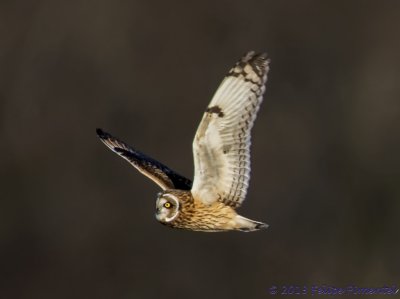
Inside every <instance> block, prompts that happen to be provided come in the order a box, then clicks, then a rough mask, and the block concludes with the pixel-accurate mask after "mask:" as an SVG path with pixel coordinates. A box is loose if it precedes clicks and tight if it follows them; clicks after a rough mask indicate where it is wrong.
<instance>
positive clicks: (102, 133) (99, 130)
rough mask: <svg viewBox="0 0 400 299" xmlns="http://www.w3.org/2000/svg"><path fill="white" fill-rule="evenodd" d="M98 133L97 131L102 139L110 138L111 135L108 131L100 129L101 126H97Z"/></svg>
mask: <svg viewBox="0 0 400 299" xmlns="http://www.w3.org/2000/svg"><path fill="white" fill-rule="evenodd" d="M96 133H97V136H99V138H101V139H106V138H108V136H109V134H108V133H106V132H104V131H103V130H102V129H100V128H97V129H96Z"/></svg>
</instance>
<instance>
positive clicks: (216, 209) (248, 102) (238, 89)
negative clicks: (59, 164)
mask: <svg viewBox="0 0 400 299" xmlns="http://www.w3.org/2000/svg"><path fill="white" fill-rule="evenodd" d="M268 64H269V60H268V59H267V55H266V54H255V53H254V52H249V53H247V54H246V55H245V56H244V57H242V58H241V59H240V60H239V61H238V62H237V63H236V65H235V66H234V67H233V68H232V69H231V70H230V71H229V73H228V74H227V75H226V77H225V78H224V80H223V81H222V83H221V85H220V86H219V88H218V90H217V92H216V93H215V95H214V97H213V99H212V100H211V103H210V104H209V106H208V107H207V109H206V111H205V113H204V116H203V119H202V120H201V122H200V125H199V127H198V129H197V132H196V135H195V137H194V141H193V155H194V169H195V171H194V180H193V183H192V182H191V181H190V180H189V179H187V178H185V177H183V176H181V175H179V174H177V173H176V172H175V171H173V170H171V169H170V168H169V167H167V166H165V165H163V164H161V163H160V162H158V161H156V160H154V159H152V158H150V157H148V156H146V155H144V154H143V153H141V152H139V151H137V150H134V149H133V148H132V147H130V146H128V145H127V144H126V143H124V142H122V141H120V140H118V139H117V138H115V137H113V136H111V135H110V134H108V133H106V132H104V131H102V130H101V129H97V135H98V136H99V137H100V139H101V141H102V142H103V143H104V144H105V145H106V146H108V147H109V148H110V149H111V150H112V151H114V152H115V153H117V154H118V155H120V156H121V157H122V158H124V159H125V160H127V161H128V162H129V163H131V164H132V165H133V166H134V167H135V168H136V169H137V170H139V171H140V172H141V173H143V174H144V175H145V176H147V177H148V178H150V179H151V180H153V181H154V182H155V183H156V184H157V185H159V186H160V187H161V188H162V190H163V191H162V192H160V193H159V194H158V198H157V202H156V218H157V220H158V221H160V222H161V223H162V224H165V225H168V226H171V227H175V228H184V229H189V230H195V231H207V232H219V231H229V230H240V231H255V230H259V229H262V228H267V227H268V225H267V224H265V223H262V222H258V221H254V220H250V219H247V218H245V217H242V216H240V215H238V214H237V213H236V211H235V209H236V208H237V207H239V206H240V205H241V204H242V202H243V201H244V199H245V197H246V192H247V188H248V184H249V179H250V131H251V128H252V126H253V123H254V120H255V118H256V114H257V111H258V109H259V107H260V104H261V102H262V98H263V93H264V90H265V82H266V80H267V73H268V70H269V66H268Z"/></svg>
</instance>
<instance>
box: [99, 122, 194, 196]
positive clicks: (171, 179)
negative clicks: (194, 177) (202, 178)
mask: <svg viewBox="0 0 400 299" xmlns="http://www.w3.org/2000/svg"><path fill="white" fill-rule="evenodd" d="M96 132H97V135H98V136H99V138H100V140H101V141H102V142H103V143H104V144H105V145H106V146H107V147H108V148H110V149H111V150H112V151H113V152H114V153H117V154H118V155H120V156H121V157H122V158H124V159H125V160H127V161H128V162H129V163H131V164H132V165H133V166H134V167H135V168H136V169H137V170H139V171H140V172H141V173H142V174H144V175H145V176H147V177H148V178H149V179H151V180H152V181H154V182H155V183H156V184H157V185H158V186H160V187H161V188H162V189H163V190H166V189H182V190H190V188H191V187H192V181H191V180H189V179H187V178H185V177H183V176H181V175H179V174H177V173H176V172H175V171H173V170H172V169H170V168H169V167H167V166H165V165H164V164H162V163H160V162H158V161H156V160H154V159H152V158H150V157H148V156H146V155H145V154H143V153H141V152H139V151H136V150H134V149H133V148H131V147H130V146H129V145H127V144H126V143H124V142H122V141H120V140H118V139H117V138H115V137H113V136H111V135H110V134H108V133H106V132H104V131H103V130H101V129H97V130H96Z"/></svg>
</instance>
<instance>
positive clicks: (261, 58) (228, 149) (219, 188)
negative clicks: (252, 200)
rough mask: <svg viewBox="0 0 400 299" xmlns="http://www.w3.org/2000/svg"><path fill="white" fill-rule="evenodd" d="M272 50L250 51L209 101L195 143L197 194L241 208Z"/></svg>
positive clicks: (194, 184)
mask: <svg viewBox="0 0 400 299" xmlns="http://www.w3.org/2000/svg"><path fill="white" fill-rule="evenodd" d="M268 63H269V60H268V59H267V57H266V54H254V52H249V53H248V54H247V55H245V56H244V57H243V58H242V59H241V60H240V61H239V62H238V63H236V65H235V66H234V67H233V68H232V69H231V70H230V72H229V73H228V75H227V76H226V77H225V79H224V80H223V81H222V83H221V85H220V87H219V88H218V90H217V92H216V93H215V95H214V97H213V99H212V100H211V103H210V104H209V106H208V108H207V109H206V112H205V113H204V116H203V119H202V121H201V122H200V125H199V128H198V129H197V132H196V136H195V138H194V141H193V155H194V166H195V175H194V181H193V187H192V190H191V192H192V194H193V197H194V198H195V199H197V200H201V201H202V202H204V203H207V204H211V203H213V202H215V201H221V202H224V203H225V204H227V205H229V206H232V207H238V206H239V205H240V204H241V203H242V202H243V200H244V199H245V197H246V193H247V188H248V184H249V179H250V143H251V142H250V131H251V128H252V127H253V123H254V120H255V118H256V115H257V111H258V110H259V107H260V104H261V102H262V96H263V93H264V91H265V82H266V80H267V73H268V70H269V66H268Z"/></svg>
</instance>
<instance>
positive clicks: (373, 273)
mask: <svg viewBox="0 0 400 299" xmlns="http://www.w3.org/2000/svg"><path fill="white" fill-rule="evenodd" d="M399 33H400V2H399V1H255V0H250V1H197V2H194V1H193V2H190V1H189V2H186V1H157V2H156V1H94V0H92V1H79V2H75V1H50V0H43V1H1V4H0V37H1V38H0V133H1V147H0V151H1V152H0V154H1V158H0V159H1V160H0V162H1V168H0V174H1V177H0V179H1V195H0V197H1V199H0V242H1V244H0V297H1V298H124V299H125V298H161V297H163V298H266V297H269V293H268V289H269V287H271V286H272V285H277V286H281V285H291V284H294V285H300V286H303V285H305V286H311V285H313V284H326V285H333V286H347V285H351V284H355V285H359V286H364V287H377V286H383V285H385V284H399V283H400V259H399V251H400V241H399V228H400V221H399V212H400V200H399V199H400V158H399V152H400V141H399V128H400V54H399V53H400V38H399ZM248 50H256V51H267V52H268V54H269V56H270V57H271V61H272V62H271V71H270V76H269V81H268V84H267V92H266V97H265V101H264V103H263V106H262V109H261V110H260V113H259V116H258V120H257V122H256V125H255V128H254V130H253V147H252V180H251V186H250V189H249V193H248V198H247V200H246V201H245V204H244V206H243V207H242V208H241V209H240V213H241V214H243V215H245V216H248V217H250V218H253V219H257V220H262V221H265V222H267V223H269V224H270V228H269V229H268V230H267V231H262V232H257V233H249V234H246V233H220V234H206V233H193V232H187V231H179V230H172V229H169V228H166V227H164V226H162V225H160V224H159V223H157V221H156V220H155V218H154V205H155V198H156V193H157V192H158V187H157V186H156V185H155V184H153V183H152V182H151V181H149V180H147V179H146V178H145V177H143V176H142V175H140V174H138V173H137V172H136V171H135V170H134V169H133V168H131V167H130V166H129V165H128V164H127V163H126V162H124V161H123V160H122V159H120V158H118V157H117V156H115V155H113V154H112V153H111V152H110V151H109V150H108V149H106V148H105V147H104V145H102V144H101V143H100V142H99V140H98V139H97V137H96V134H95V128H96V127H101V128H104V129H105V130H108V131H109V132H111V133H112V134H114V135H116V136H118V137H120V138H121V139H123V140H125V141H126V142H127V143H129V144H131V145H133V146H134V147H136V148H137V149H139V150H141V151H143V152H145V153H147V154H149V155H150V156H153V157H154V158H156V159H159V160H160V161H162V162H163V163H165V164H167V165H169V166H170V167H172V168H173V169H175V170H177V171H178V172H180V173H182V174H184V175H186V176H188V177H189V178H192V173H193V166H192V152H191V143H192V138H193V136H194V133H195V130H196V128H197V125H198V123H199V121H200V119H201V116H202V113H203V111H204V109H205V107H206V106H207V104H208V103H209V100H210V99H211V97H212V95H213V93H214V91H215V90H216V88H217V86H218V84H219V83H220V81H221V80H222V78H223V76H224V75H225V74H226V72H227V71H228V69H229V68H230V67H231V66H232V65H233V63H234V62H236V60H237V59H238V58H239V57H240V56H241V55H242V54H243V53H245V52H246V51H248ZM372 297H373V296H371V297H370V298H372Z"/></svg>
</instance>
